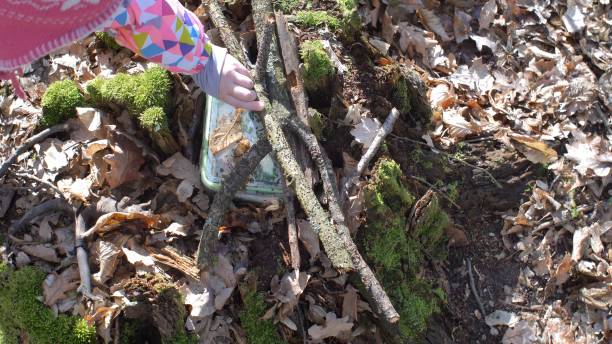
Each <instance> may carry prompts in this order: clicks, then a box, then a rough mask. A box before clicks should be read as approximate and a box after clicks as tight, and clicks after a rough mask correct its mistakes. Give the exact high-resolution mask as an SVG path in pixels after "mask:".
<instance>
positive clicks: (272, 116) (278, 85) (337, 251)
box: [198, 0, 353, 271]
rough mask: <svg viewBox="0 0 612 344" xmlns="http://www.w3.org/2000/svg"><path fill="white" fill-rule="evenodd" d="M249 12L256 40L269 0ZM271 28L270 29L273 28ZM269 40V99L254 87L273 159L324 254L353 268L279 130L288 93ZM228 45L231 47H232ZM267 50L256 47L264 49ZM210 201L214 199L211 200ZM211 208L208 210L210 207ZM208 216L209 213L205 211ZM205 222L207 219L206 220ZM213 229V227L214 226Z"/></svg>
mask: <svg viewBox="0 0 612 344" xmlns="http://www.w3.org/2000/svg"><path fill="white" fill-rule="evenodd" d="M208 6H209V8H210V9H213V8H215V10H214V11H211V19H212V20H213V22H214V23H215V26H217V27H228V25H227V23H226V19H225V17H223V15H222V11H221V10H220V6H219V4H218V3H217V2H216V1H214V0H210V1H209V2H208ZM253 13H254V14H255V25H256V28H257V33H258V37H259V39H260V41H262V40H263V39H262V38H264V37H262V35H265V32H266V31H267V27H268V26H271V25H272V23H270V18H271V14H272V13H273V11H272V3H271V2H269V1H259V0H257V1H254V2H253ZM273 32H274V31H273ZM225 36H226V37H227V39H228V40H236V38H235V36H233V35H224V34H223V32H222V37H223V39H224V40H225V39H226V37H225ZM272 36H273V37H272V42H271V44H270V46H269V47H267V48H266V47H264V48H266V49H268V48H269V49H270V50H269V51H270V52H269V57H268V63H267V69H266V84H267V86H268V88H269V90H268V91H269V94H270V96H271V99H273V100H272V101H270V99H268V92H266V90H265V89H264V87H263V85H262V83H258V82H256V83H255V91H256V92H257V95H258V97H259V99H260V100H261V101H262V102H263V103H264V105H265V110H264V111H263V112H262V113H260V116H261V117H262V118H263V122H264V127H265V131H266V136H267V138H268V140H269V142H270V145H271V146H272V149H273V152H274V153H275V156H276V159H277V161H278V162H279V165H280V167H281V169H282V170H283V173H284V175H285V177H286V178H287V184H288V185H289V186H290V187H291V188H292V189H293V190H294V192H295V194H296V196H297V198H298V200H299V201H300V204H301V205H302V208H303V209H304V211H305V212H306V214H307V215H308V218H309V219H310V221H311V223H312V227H313V229H314V230H315V232H317V233H318V235H319V238H320V239H321V242H322V243H323V247H324V249H325V251H326V252H327V254H328V257H329V259H330V261H331V262H332V264H333V265H334V267H335V268H336V269H338V270H340V271H348V270H351V269H352V268H353V265H352V263H351V260H350V257H349V254H348V252H347V251H346V248H344V245H343V244H342V242H341V240H340V238H339V236H338V234H337V233H336V231H335V229H334V226H333V225H332V223H331V221H330V218H329V214H327V213H326V212H325V210H324V209H323V207H322V206H321V204H320V203H319V201H318V199H317V197H316V195H315V194H314V191H313V190H312V188H311V187H310V185H309V184H308V183H306V178H305V176H304V173H303V172H302V170H301V168H300V165H299V164H298V162H297V160H296V159H295V157H294V156H293V153H292V150H291V147H290V146H289V143H288V140H287V137H286V136H285V133H284V132H283V130H282V126H281V123H280V119H281V118H286V117H287V116H289V115H290V113H291V111H290V110H288V109H289V104H290V101H289V97H288V95H287V91H286V89H283V88H284V86H283V85H284V84H283V82H282V80H284V74H283V72H282V68H280V69H279V68H278V63H279V61H280V58H279V53H278V47H277V45H276V40H275V38H274V36H275V35H272ZM226 45H227V46H228V49H229V51H230V53H231V54H232V55H242V51H241V50H237V48H236V47H237V46H239V45H236V44H228V42H226ZM232 46H233V47H234V48H232ZM264 52H267V51H260V53H264ZM213 203H214V202H213ZM211 212H212V211H211ZM209 217H210V213H209ZM207 222H208V221H207ZM210 229H211V228H210V227H207V226H206V225H205V229H204V231H203V233H202V239H201V242H200V248H199V253H198V265H200V266H201V265H203V264H204V263H205V262H206V256H207V255H206V254H205V250H204V248H205V247H214V246H215V245H216V243H214V242H212V241H211V239H213V238H214V239H216V238H215V237H214V233H213V234H210V233H209V232H210ZM214 229H216V227H215V228H214Z"/></svg>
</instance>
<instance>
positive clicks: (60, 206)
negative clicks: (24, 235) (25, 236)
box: [9, 198, 72, 234]
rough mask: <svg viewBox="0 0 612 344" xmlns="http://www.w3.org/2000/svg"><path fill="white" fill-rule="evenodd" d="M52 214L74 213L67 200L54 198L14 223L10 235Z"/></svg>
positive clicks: (37, 206)
mask: <svg viewBox="0 0 612 344" xmlns="http://www.w3.org/2000/svg"><path fill="white" fill-rule="evenodd" d="M51 212H64V213H72V207H71V206H70V205H69V204H68V202H66V200H64V199H61V198H54V199H51V200H48V201H46V202H43V203H40V204H38V205H36V206H35V207H34V208H32V209H30V211H28V212H27V213H25V215H23V217H21V219H19V220H17V221H16V222H14V223H13V224H12V225H11V226H10V227H9V233H10V234H15V233H17V232H19V231H21V230H22V229H23V228H24V227H25V226H26V225H28V224H29V223H30V222H32V221H33V220H34V219H35V218H37V217H39V216H43V215H46V214H48V213H51Z"/></svg>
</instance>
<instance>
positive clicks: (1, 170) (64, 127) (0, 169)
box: [0, 124, 70, 179]
mask: <svg viewBox="0 0 612 344" xmlns="http://www.w3.org/2000/svg"><path fill="white" fill-rule="evenodd" d="M68 129H70V125H68V124H59V125H56V126H53V127H51V128H48V129H45V130H43V131H41V132H40V133H38V134H36V135H34V136H32V137H30V138H29V139H27V140H26V142H24V143H23V144H22V145H21V146H19V147H18V148H17V149H16V150H15V152H14V153H13V154H11V156H9V157H8V159H6V160H5V161H4V162H3V163H2V166H0V179H2V177H4V175H5V174H6V171H8V169H9V167H11V165H12V164H14V163H15V161H17V158H18V157H19V156H20V155H21V154H23V153H25V152H26V151H27V150H29V149H30V148H32V147H33V146H34V145H35V144H37V143H40V142H42V141H44V140H45V139H46V138H47V137H49V136H51V135H54V134H57V133H62V132H65V131H68Z"/></svg>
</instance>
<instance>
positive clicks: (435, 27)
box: [417, 9, 451, 42]
mask: <svg viewBox="0 0 612 344" xmlns="http://www.w3.org/2000/svg"><path fill="white" fill-rule="evenodd" d="M417 14H418V15H419V16H420V17H421V19H422V20H423V21H424V23H423V24H425V25H426V26H427V27H428V28H429V29H430V30H431V31H433V32H435V33H436V35H438V36H440V38H442V40H443V41H445V42H447V41H450V40H451V38H450V37H449V36H448V34H447V33H446V30H445V29H444V27H443V26H442V22H441V21H440V18H439V17H438V16H437V15H436V14H435V13H434V12H433V11H431V10H426V9H419V10H417Z"/></svg>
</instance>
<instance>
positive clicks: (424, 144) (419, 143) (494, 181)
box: [389, 134, 504, 189]
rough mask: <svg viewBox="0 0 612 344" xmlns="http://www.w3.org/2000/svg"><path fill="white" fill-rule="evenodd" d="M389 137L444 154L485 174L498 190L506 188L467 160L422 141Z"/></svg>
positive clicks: (392, 135)
mask: <svg viewBox="0 0 612 344" xmlns="http://www.w3.org/2000/svg"><path fill="white" fill-rule="evenodd" d="M389 136H391V137H392V138H394V139H396V140H401V141H408V142H412V143H415V144H418V145H421V146H423V147H427V148H428V149H429V150H431V151H432V152H434V153H440V154H442V155H444V156H446V157H448V158H449V159H452V160H455V161H457V162H459V163H462V164H464V165H466V166H468V167H471V168H473V169H476V170H479V171H482V172H483V173H484V174H486V175H487V176H488V177H489V178H490V179H491V181H492V182H493V184H495V186H496V187H498V188H500V189H503V188H504V187H503V186H502V185H501V183H500V182H498V181H497V179H495V177H494V176H493V175H492V174H491V172H489V171H488V170H487V169H485V168H482V167H479V166H476V165H474V164H470V163H469V162H467V161H465V160H463V159H461V158H458V157H456V156H454V155H452V154H449V153H447V152H445V151H443V150H439V149H437V148H432V147H431V146H429V145H428V144H427V143H425V142H421V141H418V140H413V139H411V138H408V137H401V136H397V135H395V134H390V135H389Z"/></svg>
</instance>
